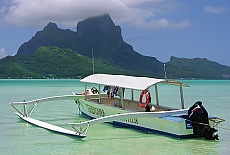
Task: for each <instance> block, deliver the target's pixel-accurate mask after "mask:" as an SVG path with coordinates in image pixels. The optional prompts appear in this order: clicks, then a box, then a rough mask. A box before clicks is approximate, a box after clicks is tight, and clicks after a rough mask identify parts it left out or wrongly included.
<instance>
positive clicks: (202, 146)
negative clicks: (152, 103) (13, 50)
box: [0, 80, 230, 155]
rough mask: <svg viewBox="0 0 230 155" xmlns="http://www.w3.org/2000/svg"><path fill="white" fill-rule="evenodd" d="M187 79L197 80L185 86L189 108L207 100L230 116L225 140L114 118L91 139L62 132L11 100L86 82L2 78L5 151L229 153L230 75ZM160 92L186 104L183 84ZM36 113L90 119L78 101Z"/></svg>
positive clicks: (62, 120)
mask: <svg viewBox="0 0 230 155" xmlns="http://www.w3.org/2000/svg"><path fill="white" fill-rule="evenodd" d="M183 82H185V83H187V84H189V85H190V86H191V87H189V88H184V98H185V106H186V108H188V107H190V106H191V105H192V104H193V103H194V102H195V101H197V100H201V101H203V105H204V106H205V107H206V109H207V110H208V112H209V113H210V114H211V115H215V116H219V117H221V118H224V119H225V120H226V121H225V122H224V123H222V127H221V128H218V130H219V132H218V134H219V136H220V140H219V141H207V140H204V139H185V140H179V139H174V138H170V137H165V136H161V135H155V134H148V133H143V132H140V131H137V130H132V129H124V128H120V127H116V126H112V125H110V124H98V125H92V126H90V128H89V131H88V134H87V137H86V138H85V139H76V138H72V137H67V136H64V135H59V134H56V133H53V132H50V131H47V130H45V129H41V128H38V127H35V126H33V125H30V124H28V123H25V122H23V121H21V120H20V119H19V118H18V117H17V116H16V115H15V113H14V112H15V110H14V109H13V108H12V107H11V106H10V105H9V104H8V103H10V102H15V101H23V100H32V99H37V98H42V97H48V96H56V95H67V94H71V92H76V91H77V92H83V90H84V84H82V83H80V82H79V80H0V105H1V106H0V109H1V111H0V112H1V113H0V118H1V119H0V131H1V132H0V141H1V145H0V150H1V153H0V154H1V155H11V154H12V155H13V154H18V155H21V154H23V155H31V154H33V155H43V154H44V155H45V154H48V155H49V154H50V155H51V154H52V155H54V154H60V155H65V154H84V155H85V154H132V155H134V154H138V155H145V154H163V155H164V154H175V155H178V154H198V155H199V154H202V155H203V154H221V155H222V154H229V153H228V152H229V151H230V149H229V145H230V130H229V129H230V122H229V109H230V81H211V80H210V81H209V80H207V81H206V80H186V81H185V80H184V81H183ZM137 97H138V96H137ZM159 97H160V98H164V99H160V103H165V105H170V106H174V107H180V104H179V103H180V100H179V89H178V88H177V87H175V86H165V85H162V86H161V87H159ZM175 103H178V104H176V105H175ZM32 117H34V118H37V119H40V120H42V121H46V122H50V123H52V124H55V125H59V126H62V127H65V128H68V129H70V126H69V125H68V123H70V122H79V121H80V120H81V121H82V120H86V118H84V117H82V116H80V115H79V113H78V108H77V106H76V105H75V104H74V102H73V101H63V102H60V101H56V102H47V103H41V104H38V105H37V107H36V108H35V110H34V112H33V114H32Z"/></svg>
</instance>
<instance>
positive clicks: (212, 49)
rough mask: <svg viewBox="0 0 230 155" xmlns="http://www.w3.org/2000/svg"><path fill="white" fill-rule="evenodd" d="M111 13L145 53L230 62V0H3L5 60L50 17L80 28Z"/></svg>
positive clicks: (0, 52)
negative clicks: (80, 25) (84, 21)
mask: <svg viewBox="0 0 230 155" xmlns="http://www.w3.org/2000/svg"><path fill="white" fill-rule="evenodd" d="M105 13H108V14H109V15H110V16H111V18H112V20H113V22H114V23H115V24H116V25H119V26H120V27H121V30H122V36H123V39H124V41H125V42H127V43H128V44H130V45H131V46H132V47H133V48H134V50H135V51H136V52H138V53H140V54H142V55H146V56H152V57H156V58H157V59H158V60H159V61H161V62H168V61H169V60H170V57H171V56H176V57H179V58H189V59H191V58H207V59H208V60H211V61H215V62H217V63H220V64H222V65H227V66H230V0H0V59H1V58H3V57H5V56H7V55H15V54H16V53H17V50H18V48H19V47H20V45H21V44H23V43H24V42H27V41H29V40H30V39H31V38H32V37H33V36H34V35H35V34H36V32H38V31H41V30H42V29H43V28H44V27H45V26H46V25H47V24H48V23H49V22H54V23H56V24H57V25H58V27H59V28H61V29H71V30H72V31H76V25H77V23H78V22H79V21H82V20H84V19H86V18H87V17H92V16H98V15H102V14H105Z"/></svg>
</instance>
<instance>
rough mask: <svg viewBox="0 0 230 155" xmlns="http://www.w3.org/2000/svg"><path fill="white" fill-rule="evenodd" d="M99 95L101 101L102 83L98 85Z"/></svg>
mask: <svg viewBox="0 0 230 155" xmlns="http://www.w3.org/2000/svg"><path fill="white" fill-rule="evenodd" d="M98 97H99V101H98V103H101V85H100V84H99V86H98Z"/></svg>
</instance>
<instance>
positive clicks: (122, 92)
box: [120, 87, 125, 109]
mask: <svg viewBox="0 0 230 155" xmlns="http://www.w3.org/2000/svg"><path fill="white" fill-rule="evenodd" d="M120 92H121V106H122V109H125V105H124V90H123V88H121V87H120Z"/></svg>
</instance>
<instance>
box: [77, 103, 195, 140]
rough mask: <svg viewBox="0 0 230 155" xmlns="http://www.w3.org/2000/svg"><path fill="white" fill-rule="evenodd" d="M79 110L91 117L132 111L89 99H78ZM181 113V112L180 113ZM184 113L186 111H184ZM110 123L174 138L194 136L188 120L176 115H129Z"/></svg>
mask: <svg viewBox="0 0 230 155" xmlns="http://www.w3.org/2000/svg"><path fill="white" fill-rule="evenodd" d="M79 103H80V111H81V112H82V113H83V114H84V115H86V116H88V117H91V118H100V117H105V116H110V115H115V114H123V113H129V112H133V111H127V110H122V109H121V108H118V107H112V106H109V105H105V104H98V103H96V102H92V101H90V100H84V99H80V100H79ZM180 115H182V114H180ZM185 115H186V113H185ZM110 123H113V124H115V125H119V126H123V127H128V128H132V129H138V130H141V131H147V132H152V133H157V134H162V135H167V136H171V137H176V138H190V137H195V135H194V134H193V128H192V126H191V125H190V122H189V121H188V120H187V119H185V118H182V117H179V116H178V115H176V114H175V115H173V114H171V115H169V116H164V117H147V118H146V117H140V116H138V117H130V118H125V119H119V120H114V121H112V122H110Z"/></svg>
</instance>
